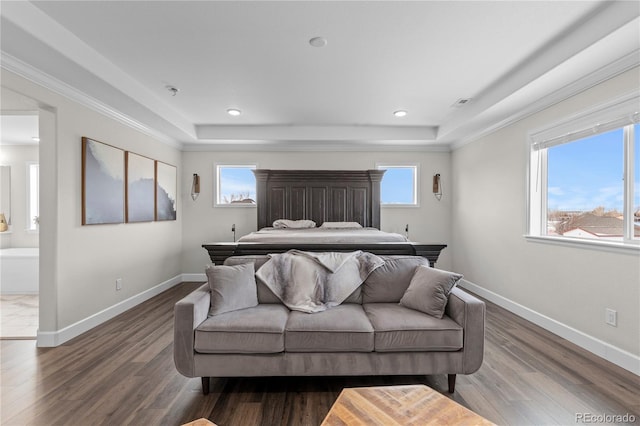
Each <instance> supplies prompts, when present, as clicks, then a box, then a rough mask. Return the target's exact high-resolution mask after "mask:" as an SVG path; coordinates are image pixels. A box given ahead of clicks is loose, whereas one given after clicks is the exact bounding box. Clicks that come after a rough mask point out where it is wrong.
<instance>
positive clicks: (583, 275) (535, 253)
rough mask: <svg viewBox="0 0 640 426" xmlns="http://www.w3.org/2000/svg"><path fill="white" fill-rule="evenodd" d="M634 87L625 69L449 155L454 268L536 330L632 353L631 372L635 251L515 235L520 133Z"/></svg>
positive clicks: (636, 324) (636, 329)
mask: <svg viewBox="0 0 640 426" xmlns="http://www.w3.org/2000/svg"><path fill="white" fill-rule="evenodd" d="M639 81H640V78H639V72H638V69H634V70H632V71H629V72H627V73H625V74H622V75H620V76H618V77H616V78H614V79H612V80H609V81H607V82H605V83H602V84H600V85H598V86H596V87H593V88H591V89H590V90H588V91H585V92H583V93H581V94H579V95H577V96H575V97H573V98H571V99H568V100H566V101H564V102H562V103H560V104H557V105H555V106H553V107H550V108H548V109H546V110H544V111H542V112H539V113H537V114H534V115H532V116H530V117H528V118H526V119H524V120H521V121H520V122H517V123H515V124H513V125H511V126H509V127H506V128H504V129H502V130H499V131H497V132H495V133H493V134H491V135H489V136H486V137H484V138H482V139H480V140H477V141H474V142H472V143H470V144H468V145H466V146H463V147H461V148H460V149H457V150H455V151H454V152H453V153H452V174H453V176H454V182H453V193H454V200H453V201H452V214H453V218H452V221H453V228H452V247H451V253H452V264H453V269H454V270H456V271H459V272H461V273H463V274H464V275H465V279H467V280H468V281H470V282H471V283H473V284H476V285H477V286H479V287H478V289H481V290H487V291H488V292H491V293H487V294H494V295H495V296H497V298H498V299H502V300H503V301H509V302H515V303H516V304H519V305H522V308H523V309H524V310H525V311H527V310H528V311H532V312H533V313H536V314H539V315H538V316H537V318H539V319H540V320H541V321H542V322H548V323H549V324H552V323H558V324H556V325H559V326H560V328H561V329H562V328H563V327H564V326H566V329H567V330H569V329H573V331H570V333H569V334H571V333H573V335H575V336H578V337H577V340H580V339H582V340H584V342H587V346H588V345H589V344H591V343H595V346H600V348H605V349H606V348H609V349H613V352H615V353H617V354H618V355H620V354H623V355H624V353H625V352H626V353H629V354H631V356H630V357H627V358H626V359H627V361H628V360H629V359H631V360H632V363H633V359H634V356H635V357H637V356H638V355H640V315H639V312H640V309H639V308H640V284H639V283H640V257H639V255H638V252H637V251H635V252H622V251H616V252H612V251H604V250H595V249H592V248H586V247H585V248H578V247H567V246H560V245H550V244H542V243H536V242H531V241H528V240H526V239H525V238H524V236H523V235H524V233H525V221H526V215H527V212H526V206H525V203H526V192H525V190H526V171H527V164H526V161H527V152H528V151H527V140H526V139H527V134H528V132H529V131H531V130H533V129H537V128H540V127H544V126H546V125H549V124H551V123H553V122H555V121H557V120H559V119H561V118H563V117H567V116H571V115H573V114H575V113H577V112H579V111H581V110H584V109H587V108H589V107H592V106H594V105H597V104H598V103H602V102H605V101H607V100H611V99H614V98H615V97H617V96H620V95H622V94H625V93H629V92H630V91H631V90H633V89H635V90H638V82H639ZM514 306H515V305H514ZM605 308H612V309H615V310H617V311H618V326H617V327H612V326H609V325H606V324H605V321H604V318H605ZM589 342H591V343H589ZM600 343H602V344H600ZM604 352H607V350H604ZM601 355H602V354H601ZM615 356H617V355H612V356H611V357H615ZM605 357H609V356H608V355H606V354H605ZM611 357H609V358H611ZM623 358H624V356H623ZM635 359H637V358H635ZM631 367H634V366H633V365H632V366H631ZM635 370H636V373H638V370H639V363H638V362H637V361H635Z"/></svg>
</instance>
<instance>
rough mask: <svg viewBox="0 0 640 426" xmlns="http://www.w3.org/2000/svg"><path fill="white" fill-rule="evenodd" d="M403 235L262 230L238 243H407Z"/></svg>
mask: <svg viewBox="0 0 640 426" xmlns="http://www.w3.org/2000/svg"><path fill="white" fill-rule="evenodd" d="M407 241H409V240H408V239H407V238H406V237H405V236H404V235H401V234H396V233H392V232H383V231H380V230H379V229H376V228H348V229H347V228H345V229H331V228H308V229H275V228H262V229H261V230H259V231H256V232H252V233H250V234H248V235H245V236H243V237H241V238H240V239H239V240H238V242H239V243H284V244H286V243H294V242H295V243H354V244H358V243H388V242H407Z"/></svg>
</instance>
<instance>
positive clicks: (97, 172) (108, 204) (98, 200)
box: [82, 137, 125, 225]
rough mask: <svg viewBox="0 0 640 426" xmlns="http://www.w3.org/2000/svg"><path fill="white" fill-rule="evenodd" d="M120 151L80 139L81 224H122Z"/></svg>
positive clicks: (122, 163)
mask: <svg viewBox="0 0 640 426" xmlns="http://www.w3.org/2000/svg"><path fill="white" fill-rule="evenodd" d="M124 163H125V154H124V151H123V150H121V149H118V148H115V147H113V146H111V145H107V144H104V143H101V142H98V141H95V140H93V139H89V138H84V137H83V138H82V224H83V225H94V224H105V223H123V222H124V215H125V211H124V210H125V209H124V206H125V199H124V198H125V196H124V194H125V186H124V175H125V167H124Z"/></svg>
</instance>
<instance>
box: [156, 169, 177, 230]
mask: <svg viewBox="0 0 640 426" xmlns="http://www.w3.org/2000/svg"><path fill="white" fill-rule="evenodd" d="M177 193H178V171H177V169H176V167H175V166H172V165H170V164H166V163H163V162H160V161H156V220H176V216H177Z"/></svg>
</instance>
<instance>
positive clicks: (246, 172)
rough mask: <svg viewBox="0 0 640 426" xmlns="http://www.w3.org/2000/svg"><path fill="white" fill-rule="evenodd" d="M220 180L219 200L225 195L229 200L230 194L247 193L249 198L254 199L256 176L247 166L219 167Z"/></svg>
mask: <svg viewBox="0 0 640 426" xmlns="http://www.w3.org/2000/svg"><path fill="white" fill-rule="evenodd" d="M220 181H221V182H222V185H221V186H222V188H221V194H220V201H222V200H223V199H224V198H223V197H225V196H226V197H227V198H228V199H229V200H231V195H232V194H234V195H239V194H242V195H243V196H245V195H246V194H247V193H248V194H249V198H252V199H253V200H255V199H256V178H255V176H254V174H253V172H252V171H251V169H249V168H248V166H245V167H221V168H220Z"/></svg>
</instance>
